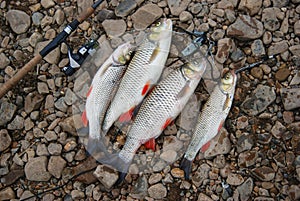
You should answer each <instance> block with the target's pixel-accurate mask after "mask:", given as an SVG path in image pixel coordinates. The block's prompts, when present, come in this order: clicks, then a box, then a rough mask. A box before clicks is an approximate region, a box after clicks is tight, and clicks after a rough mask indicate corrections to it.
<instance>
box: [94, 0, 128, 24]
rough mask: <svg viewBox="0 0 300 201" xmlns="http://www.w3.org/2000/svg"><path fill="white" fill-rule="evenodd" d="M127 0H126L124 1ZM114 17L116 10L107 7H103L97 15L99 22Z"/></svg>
mask: <svg viewBox="0 0 300 201" xmlns="http://www.w3.org/2000/svg"><path fill="white" fill-rule="evenodd" d="M124 2H125V1H124ZM113 17H114V12H113V11H111V10H107V9H102V10H100V11H99V13H98V14H97V16H96V19H97V21H98V22H100V23H102V22H104V20H106V19H111V18H113Z"/></svg>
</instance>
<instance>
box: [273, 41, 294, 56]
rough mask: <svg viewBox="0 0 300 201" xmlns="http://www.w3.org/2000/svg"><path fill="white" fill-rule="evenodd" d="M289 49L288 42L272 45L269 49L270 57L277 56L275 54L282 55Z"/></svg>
mask: <svg viewBox="0 0 300 201" xmlns="http://www.w3.org/2000/svg"><path fill="white" fill-rule="evenodd" d="M288 49H289V45H288V43H287V41H286V40H283V41H280V42H277V43H272V44H271V46H270V47H269V48H268V55H269V56H270V55H275V54H280V53H283V52H285V51H287V50H288Z"/></svg>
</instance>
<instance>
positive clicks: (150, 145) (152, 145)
mask: <svg viewBox="0 0 300 201" xmlns="http://www.w3.org/2000/svg"><path fill="white" fill-rule="evenodd" d="M144 146H145V147H146V148H147V149H152V150H153V151H155V139H154V138H151V139H150V140H149V141H147V142H146V143H145V144H144Z"/></svg>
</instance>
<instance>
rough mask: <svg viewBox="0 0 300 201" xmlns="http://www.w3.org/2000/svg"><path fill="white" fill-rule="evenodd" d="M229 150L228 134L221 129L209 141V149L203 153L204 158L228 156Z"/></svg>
mask: <svg viewBox="0 0 300 201" xmlns="http://www.w3.org/2000/svg"><path fill="white" fill-rule="evenodd" d="M230 150H231V142H230V139H229V138H228V132H227V130H226V129H225V128H224V127H223V128H222V129H221V130H220V132H219V133H218V134H217V136H216V137H214V138H213V139H212V140H211V141H210V146H209V148H208V149H207V150H206V151H205V152H204V158H211V157H214V156H217V155H220V154H228V153H229V152H230Z"/></svg>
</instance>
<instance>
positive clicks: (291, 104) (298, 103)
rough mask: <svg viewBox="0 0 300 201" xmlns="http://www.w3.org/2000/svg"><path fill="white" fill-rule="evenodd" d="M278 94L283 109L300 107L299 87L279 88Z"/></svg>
mask: <svg viewBox="0 0 300 201" xmlns="http://www.w3.org/2000/svg"><path fill="white" fill-rule="evenodd" d="M280 95H281V99H282V102H283V106H284V109H285V110H293V109H296V108H299V107H300V98H299V97H300V88H291V89H287V88H281V89H280Z"/></svg>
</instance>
